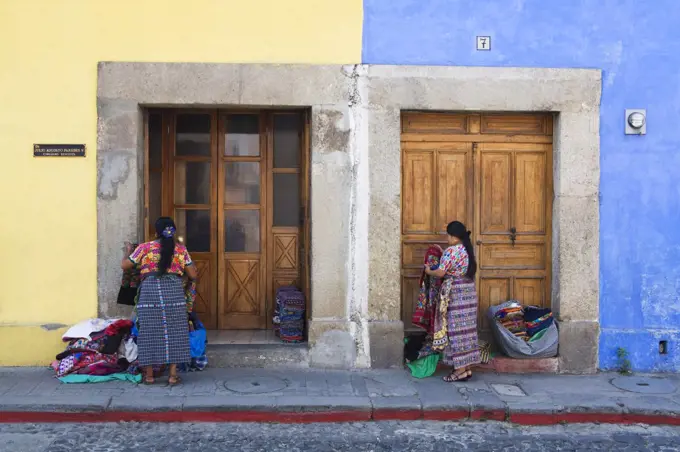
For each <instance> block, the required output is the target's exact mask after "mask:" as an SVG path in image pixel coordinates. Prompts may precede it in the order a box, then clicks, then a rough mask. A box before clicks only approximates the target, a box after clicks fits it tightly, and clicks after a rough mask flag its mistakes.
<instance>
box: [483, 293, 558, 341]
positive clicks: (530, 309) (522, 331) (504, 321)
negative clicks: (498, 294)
mask: <svg viewBox="0 0 680 452" xmlns="http://www.w3.org/2000/svg"><path fill="white" fill-rule="evenodd" d="M495 317H496V321H497V322H498V323H500V324H501V325H502V326H503V327H504V328H505V329H507V330H508V331H510V332H511V333H512V334H514V335H515V336H517V337H519V338H521V339H523V340H525V341H531V340H536V339H538V338H540V337H541V336H542V334H543V333H544V332H545V331H546V330H547V329H548V327H549V326H550V325H552V323H553V321H554V318H553V313H552V311H551V310H550V308H539V307H536V306H525V307H522V305H520V304H519V302H512V303H510V304H508V306H506V307H505V308H503V309H500V310H499V311H498V312H497V313H496V316H495Z"/></svg>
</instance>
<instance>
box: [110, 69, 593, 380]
mask: <svg viewBox="0 0 680 452" xmlns="http://www.w3.org/2000/svg"><path fill="white" fill-rule="evenodd" d="M601 86H602V83H601V71H599V70H590V69H534V68H475V67H431V66H374V65H354V66H340V65H318V66H314V65H275V64H271V65H268V64H207V63H206V64H203V63H125V62H103V63H100V64H99V67H98V80H97V114H98V123H97V124H98V125H97V238H98V248H97V271H98V300H99V312H100V314H101V315H119V314H121V312H120V310H119V309H118V307H117V306H116V301H115V300H116V295H117V292H118V287H119V281H120V271H119V264H120V259H121V256H122V251H123V243H124V242H125V241H131V240H136V239H138V238H139V237H143V234H142V233H143V218H144V215H143V199H142V198H143V195H142V194H143V180H144V171H143V145H144V131H143V115H142V108H144V107H154V106H164V107H173V106H177V107H186V106H192V107H210V108H229V107H258V108H266V107H269V106H271V107H281V106H285V107H307V108H310V109H311V160H312V161H311V179H310V183H311V212H310V215H311V222H312V240H311V269H310V270H311V285H312V287H311V293H312V295H311V297H312V300H311V305H312V313H311V321H310V325H309V335H310V343H309V359H310V364H311V365H313V366H319V367H326V368H351V367H394V366H401V360H402V349H403V345H402V337H403V324H402V322H401V309H400V306H401V293H400V246H401V245H400V243H401V241H400V240H401V235H400V225H401V202H400V196H401V159H400V155H401V151H400V137H401V130H400V112H401V111H404V110H423V111H477V112H554V113H556V121H555V130H554V144H553V152H554V162H553V172H554V203H553V244H552V246H553V286H552V287H553V309H554V310H555V311H556V312H557V313H558V318H559V319H560V335H561V341H560V342H561V346H560V369H561V370H562V371H565V372H593V371H595V370H596V369H597V364H598V340H599V178H600V148H599V146H600V139H599V113H600V112H599V108H600V98H601ZM331 201H332V202H331Z"/></svg>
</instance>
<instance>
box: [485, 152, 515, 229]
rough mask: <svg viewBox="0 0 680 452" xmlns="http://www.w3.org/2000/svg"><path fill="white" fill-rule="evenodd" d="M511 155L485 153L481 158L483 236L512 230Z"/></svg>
mask: <svg viewBox="0 0 680 452" xmlns="http://www.w3.org/2000/svg"><path fill="white" fill-rule="evenodd" d="M511 160H512V156H511V155H510V153H505V152H504V153H485V154H482V156H481V164H480V170H481V187H480V193H479V199H478V201H477V202H478V204H479V206H480V210H481V212H482V216H481V222H480V225H481V228H480V231H479V232H480V233H481V234H494V233H498V232H506V231H508V230H509V229H510V207H511V205H510V202H509V201H510V191H511V186H510V172H511Z"/></svg>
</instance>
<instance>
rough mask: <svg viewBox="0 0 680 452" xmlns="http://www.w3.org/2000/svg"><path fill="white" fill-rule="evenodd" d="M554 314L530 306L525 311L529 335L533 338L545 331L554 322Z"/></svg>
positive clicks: (547, 310)
mask: <svg viewBox="0 0 680 452" xmlns="http://www.w3.org/2000/svg"><path fill="white" fill-rule="evenodd" d="M554 320H555V319H554V318H553V313H552V311H551V310H550V309H548V308H545V309H542V308H537V307H533V306H528V307H526V308H525V309H524V321H525V322H526V326H527V334H528V335H529V337H531V338H533V337H534V336H536V335H538V334H539V333H541V332H542V331H545V330H546V329H547V328H548V327H549V326H550V325H552V323H553V322H554Z"/></svg>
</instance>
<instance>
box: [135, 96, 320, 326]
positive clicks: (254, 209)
mask: <svg viewBox="0 0 680 452" xmlns="http://www.w3.org/2000/svg"><path fill="white" fill-rule="evenodd" d="M305 124H306V121H305V112H283V111H282V112H278V111H277V112H258V111H245V112H229V111H225V112H222V111H206V110H197V111H184V110H182V111H177V110H165V111H156V110H150V111H149V112H148V113H147V134H146V137H147V146H146V148H147V150H148V153H147V161H146V163H147V168H148V169H149V170H148V174H147V178H146V181H147V183H146V187H147V190H146V193H145V200H146V207H147V209H146V212H147V217H148V220H147V221H148V231H149V233H150V234H152V233H153V222H154V221H155V219H156V217H157V216H158V214H159V213H161V212H162V213H163V214H164V215H170V216H173V217H174V219H175V222H176V223H177V229H178V233H179V234H180V235H181V236H182V237H183V238H184V241H185V244H186V245H187V248H188V249H189V252H190V253H191V255H192V258H193V259H194V261H195V262H196V266H197V269H198V272H199V283H198V288H197V292H198V293H197V297H196V304H195V310H196V312H197V313H198V314H199V316H200V317H201V320H202V321H203V322H204V323H205V325H206V327H207V328H209V329H262V328H267V327H268V326H270V325H271V317H272V312H273V307H274V294H275V291H276V289H277V288H278V287H280V286H283V285H291V284H292V285H296V286H298V287H300V288H301V289H302V290H304V291H305V292H307V293H308V289H309V285H308V283H307V278H306V275H307V271H306V269H307V261H308V259H307V255H306V249H307V247H305V246H304V244H305V243H306V242H307V237H308V236H309V225H308V220H307V211H306V205H307V198H308V188H307V180H308V179H307V175H306V174H307V164H306V161H307V158H306V155H307V153H306V149H307V146H308V143H307V132H306V126H305ZM159 129H160V130H159Z"/></svg>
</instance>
